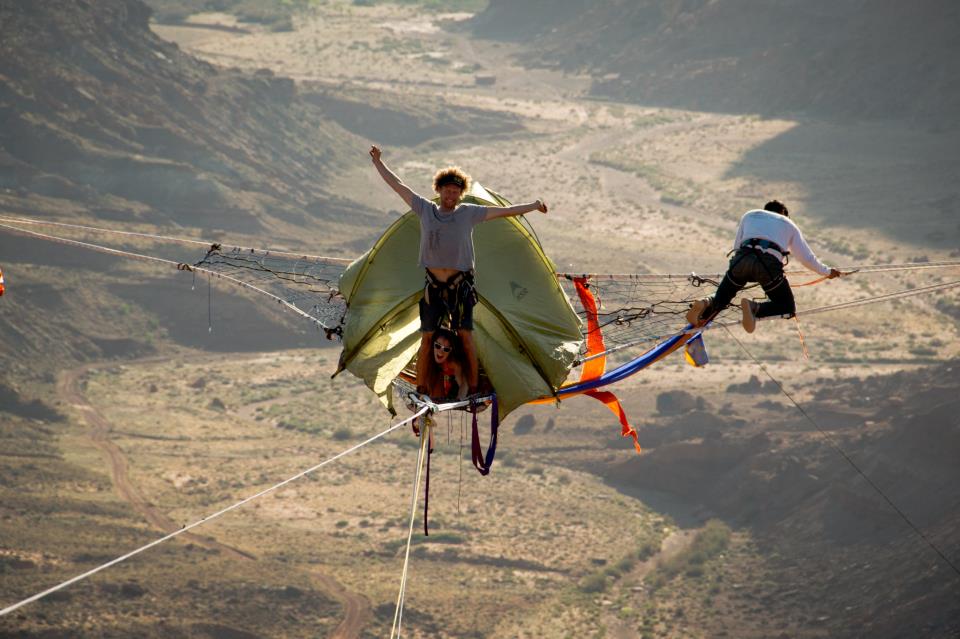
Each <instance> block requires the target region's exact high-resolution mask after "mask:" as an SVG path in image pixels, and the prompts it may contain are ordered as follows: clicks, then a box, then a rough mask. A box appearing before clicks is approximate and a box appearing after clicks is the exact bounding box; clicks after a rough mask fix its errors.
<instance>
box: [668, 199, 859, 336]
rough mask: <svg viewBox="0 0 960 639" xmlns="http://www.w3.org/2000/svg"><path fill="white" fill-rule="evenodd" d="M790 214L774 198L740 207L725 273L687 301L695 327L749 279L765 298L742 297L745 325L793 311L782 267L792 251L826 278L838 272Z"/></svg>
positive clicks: (752, 325)
mask: <svg viewBox="0 0 960 639" xmlns="http://www.w3.org/2000/svg"><path fill="white" fill-rule="evenodd" d="M789 215H790V213H789V211H787V207H786V206H785V205H784V204H783V203H782V202H780V201H778V200H772V201H770V202H767V203H766V204H765V205H764V207H763V210H760V209H756V210H752V211H747V212H746V213H744V215H743V217H742V218H740V225H739V226H738V227H737V237H736V239H735V240H734V242H733V251H732V253H733V256H732V257H731V258H730V266H729V268H728V269H727V273H726V274H725V275H724V276H723V280H722V281H721V282H720V285H719V286H718V287H717V292H716V293H715V294H714V295H713V297H705V298H703V299H699V300H697V301H695V302H694V303H693V304H692V305H691V306H690V310H689V311H688V312H687V322H689V323H690V324H691V325H692V326H693V327H694V328H700V327H701V326H704V325H706V324H707V322H709V321H710V320H712V319H713V318H714V317H716V316H717V314H719V313H720V311H722V310H723V309H725V308H726V307H727V305H728V304H729V303H730V302H731V301H732V300H733V298H734V296H735V295H736V294H737V293H738V292H740V290H741V289H743V287H744V286H746V285H747V284H749V283H751V282H758V283H759V284H760V286H761V287H762V288H763V292H764V293H766V295H767V298H768V299H769V301H766V302H763V303H760V304H758V303H757V302H754V301H753V300H750V299H747V298H744V299H743V300H741V302H740V309H741V312H742V314H743V319H742V323H743V328H744V330H745V331H747V332H748V333H752V332H753V331H754V329H755V328H756V321H757V318H760V317H771V316H777V315H779V316H783V317H793V316H794V315H795V314H796V312H797V307H796V303H795V302H794V299H793V291H792V290H791V289H790V282H788V281H787V278H786V276H785V275H784V273H783V267H784V265H785V264H786V263H787V256H788V255H793V256H794V257H796V258H797V259H798V260H799V261H800V263H801V264H803V265H804V266H805V267H807V268H808V269H810V270H811V271H813V272H815V273H819V274H820V275H823V276H825V277H827V278H830V279H833V278H835V277H839V276H840V275H842V273H841V272H840V271H838V270H837V269H835V268H830V267H829V266H826V265H825V264H823V262H821V261H820V260H819V259H817V256H816V255H814V253H813V251H812V250H811V249H810V247H809V246H808V245H807V242H806V240H804V239H803V234H802V233H801V232H800V229H799V228H798V227H797V225H796V224H794V223H793V221H792V220H791V219H790V217H789Z"/></svg>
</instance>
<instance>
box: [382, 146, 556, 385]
mask: <svg viewBox="0 0 960 639" xmlns="http://www.w3.org/2000/svg"><path fill="white" fill-rule="evenodd" d="M370 157H371V158H372V159H373V165H374V166H375V167H376V169H377V172H379V173H380V176H381V177H382V178H383V180H384V181H385V182H386V183H387V185H389V186H390V188H391V189H393V190H394V191H395V192H396V193H397V195H399V196H400V198H401V199H402V200H403V201H404V203H405V204H406V205H407V206H409V207H410V209H411V210H412V211H413V212H414V213H415V214H416V215H417V217H418V218H420V261H419V264H420V266H421V267H423V268H424V269H425V271H426V282H425V286H424V292H423V299H422V300H420V350H419V351H418V352H417V392H418V393H420V394H429V393H428V389H427V386H426V384H427V381H426V378H425V371H426V369H427V364H428V361H429V358H430V350H431V348H432V337H433V333H434V331H436V330H437V329H438V328H440V327H441V325H442V324H443V322H444V321H445V320H448V321H449V325H450V329H451V330H453V331H456V334H457V336H458V337H459V338H460V341H461V343H462V345H463V354H464V359H465V360H466V364H467V371H466V378H467V384H468V386H469V388H468V392H469V394H470V395H475V394H476V393H477V384H478V383H479V377H480V373H479V368H480V367H479V363H478V360H477V351H476V347H475V345H474V340H473V307H474V304H476V300H477V297H476V291H475V289H474V277H473V269H474V266H475V264H474V251H473V227H474V226H476V225H477V224H480V223H482V222H486V221H488V220H493V219H495V218H498V217H509V216H513V215H522V214H524V213H529V212H530V211H540V212H541V213H546V212H547V205H546V204H544V202H543V200H536V201H535V202H530V203H527V204H517V205H515V206H508V207H487V206H480V205H476V204H464V203H462V202H461V200H462V199H463V196H464V194H465V193H467V192H469V190H470V176H469V175H467V174H466V173H464V172H463V171H462V170H460V168H459V167H455V166H451V167H447V168H444V169H440V170H439V171H437V173H436V175H434V177H433V190H434V191H436V193H437V194H438V195H439V196H440V202H439V204H434V203H433V202H432V201H431V200H428V199H426V198H424V197H422V196H421V195H418V194H417V193H414V192H413V191H412V190H411V189H410V187H408V186H407V185H406V184H404V183H403V181H402V180H401V179H400V178H399V177H397V175H396V174H395V173H394V172H393V171H391V170H390V169H388V168H387V166H386V165H385V164H384V163H383V159H382V158H381V151H380V148H379V147H377V146H372V147H370Z"/></svg>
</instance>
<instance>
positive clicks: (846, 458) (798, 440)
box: [606, 361, 960, 637]
mask: <svg viewBox="0 0 960 639" xmlns="http://www.w3.org/2000/svg"><path fill="white" fill-rule="evenodd" d="M958 370H960V362H957V361H952V362H947V363H944V364H941V365H937V366H933V367H930V368H927V369H923V370H920V371H916V372H901V373H897V374H894V375H885V376H870V377H865V378H862V379H851V380H848V381H845V382H842V383H840V384H833V383H822V382H821V383H818V384H815V385H813V386H812V387H810V388H808V389H807V390H808V391H812V394H813V397H812V398H811V399H809V400H807V401H804V402H803V403H802V405H803V406H804V408H805V410H806V411H807V413H808V414H809V415H810V416H811V417H812V418H813V420H814V421H815V422H816V424H817V425H818V426H819V427H820V428H822V429H823V430H824V431H825V432H821V431H820V430H818V428H817V427H816V426H815V425H814V424H813V423H812V422H811V421H809V420H807V419H806V418H805V417H804V416H802V415H801V414H800V413H799V412H797V411H796V409H794V408H793V407H792V406H789V405H788V404H786V402H785V401H783V398H782V397H780V396H775V395H772V394H767V393H766V392H765V391H766V390H767V389H764V388H763V387H761V386H760V385H759V384H756V387H757V388H756V389H754V392H759V393H763V395H764V398H765V399H764V401H761V402H760V403H759V404H758V405H757V406H758V407H762V408H763V411H762V412H761V413H760V414H758V415H757V416H756V418H755V419H749V420H744V419H739V418H738V417H736V416H735V414H730V413H733V412H734V411H736V410H738V409H737V407H738V406H739V405H741V404H742V403H743V402H741V401H739V400H738V399H737V398H738V396H740V397H743V395H742V393H744V392H750V389H749V388H747V389H745V388H738V387H731V388H730V389H728V397H730V399H731V400H732V406H733V408H732V409H731V408H729V407H728V409H727V410H726V411H721V413H723V412H726V413H727V415H722V414H718V413H717V411H709V412H701V411H698V410H696V408H695V407H694V406H688V407H687V409H686V410H685V411H684V412H682V414H679V415H673V416H665V417H663V418H661V419H659V420H657V422H656V425H655V426H653V427H652V428H649V429H647V430H646V431H645V432H644V436H643V439H644V441H645V442H646V443H648V444H649V445H651V446H652V447H654V450H652V451H651V452H650V454H648V455H646V456H641V457H634V458H631V459H627V460H616V461H614V462H613V463H612V464H611V465H610V467H609V468H608V470H607V472H606V477H607V479H608V480H609V481H611V482H613V483H614V484H616V485H618V486H621V487H623V489H624V490H625V491H636V490H644V489H653V490H657V491H664V492H667V493H669V494H672V495H674V496H678V497H680V498H682V500H683V501H685V502H687V503H689V504H696V505H699V506H700V507H701V508H702V509H704V511H705V512H709V513H714V514H717V515H719V516H721V517H723V518H724V519H725V520H727V521H729V522H731V524H732V525H734V526H736V527H745V528H749V529H750V530H752V531H753V533H754V535H755V537H756V538H757V539H758V540H760V542H761V543H762V544H763V546H764V554H765V555H766V556H767V557H769V558H770V563H771V570H772V572H773V573H775V574H776V575H777V584H778V586H777V589H774V590H771V589H770V588H767V589H766V591H765V594H764V595H763V596H765V597H768V598H769V601H766V603H765V605H767V607H768V610H769V612H770V615H771V616H773V617H777V618H783V619H788V618H791V617H794V618H795V617H796V615H797V611H798V610H803V614H805V615H806V616H807V617H810V618H811V619H818V620H820V621H819V622H818V625H820V626H822V627H823V628H824V629H825V632H826V633H827V636H832V637H846V636H866V635H869V636H872V637H903V636H924V637H951V636H956V634H957V633H958V632H960V605H958V599H957V597H956V593H957V589H958V588H960V575H958V574H956V573H955V572H954V570H953V569H952V568H951V567H950V565H949V564H948V563H947V562H946V561H944V560H943V558H941V557H939V556H938V554H937V552H936V551H934V550H933V549H932V548H931V547H930V546H929V545H927V543H926V541H925V539H924V538H922V537H921V536H920V535H919V534H918V533H917V532H916V531H915V530H913V529H912V528H911V525H910V524H908V523H906V522H905V521H904V519H903V518H901V517H900V515H899V514H898V513H897V512H896V510H895V509H894V507H893V506H892V505H891V504H890V503H888V502H887V501H886V499H885V497H883V496H881V495H880V494H878V492H877V491H876V490H874V488H873V487H871V485H870V483H873V484H874V485H875V486H877V487H878V488H880V489H881V490H882V491H883V493H884V494H885V495H886V497H888V498H889V499H890V501H891V502H892V503H893V504H895V505H896V508H899V509H900V510H901V511H902V512H903V513H904V514H905V515H906V516H907V517H908V518H909V519H910V521H911V523H912V524H913V525H914V526H916V528H917V529H918V530H919V531H921V532H922V534H923V535H924V537H925V538H926V539H927V540H930V541H931V542H933V544H934V545H936V547H937V548H938V549H939V550H940V551H942V552H943V553H944V555H945V556H946V557H947V558H948V559H949V561H950V562H952V563H953V565H954V566H958V565H960V550H958V549H960V539H958V536H957V532H956V531H957V530H958V529H960V514H958V512H957V509H956V507H955V506H956V504H957V503H958V500H960V489H958V486H960V472H958V469H957V465H956V460H957V459H958V457H960V416H958V415H960V402H958V400H957V392H958V390H960V375H958V374H957V371H958ZM774 400H777V401H781V402H782V405H776V402H775V401H774ZM745 415H746V413H745ZM841 451H842V452H841ZM854 465H856V467H857V468H859V470H860V471H862V474H861V473H860V472H858V470H857V469H856V468H854ZM867 478H869V480H868V479H867ZM761 590H762V589H761ZM777 592H781V593H783V596H779V595H777V594H776V593H777ZM771 593H772V594H771Z"/></svg>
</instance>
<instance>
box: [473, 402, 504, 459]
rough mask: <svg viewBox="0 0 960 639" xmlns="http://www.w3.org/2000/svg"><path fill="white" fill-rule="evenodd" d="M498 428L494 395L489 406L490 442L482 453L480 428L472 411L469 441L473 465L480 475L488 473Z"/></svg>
mask: <svg viewBox="0 0 960 639" xmlns="http://www.w3.org/2000/svg"><path fill="white" fill-rule="evenodd" d="M499 428H500V411H499V410H498V409H497V397H496V395H494V397H493V404H491V406H490V444H489V445H488V446H487V453H486V455H484V453H483V447H481V446H480V429H479V427H478V426H477V412H476V411H473V436H472V441H471V448H472V457H473V466H474V468H476V469H477V471H478V472H479V473H480V474H481V475H489V474H490V468H491V467H492V466H493V458H494V456H496V454H497V430H498V429H499Z"/></svg>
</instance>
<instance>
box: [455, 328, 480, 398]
mask: <svg viewBox="0 0 960 639" xmlns="http://www.w3.org/2000/svg"><path fill="white" fill-rule="evenodd" d="M458 334H459V335H460V341H461V342H462V343H463V354H464V355H466V357H467V385H468V386H469V387H470V392H471V393H475V392H476V390H477V385H478V384H479V383H480V362H479V361H478V360H477V347H476V345H475V344H474V343H473V331H468V330H466V329H463V328H461V329H460V330H459V331H458Z"/></svg>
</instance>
